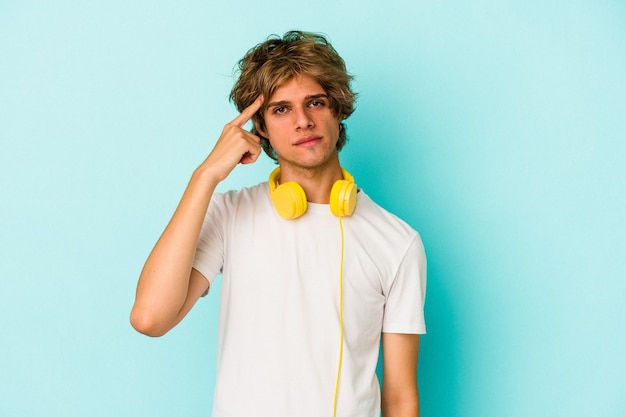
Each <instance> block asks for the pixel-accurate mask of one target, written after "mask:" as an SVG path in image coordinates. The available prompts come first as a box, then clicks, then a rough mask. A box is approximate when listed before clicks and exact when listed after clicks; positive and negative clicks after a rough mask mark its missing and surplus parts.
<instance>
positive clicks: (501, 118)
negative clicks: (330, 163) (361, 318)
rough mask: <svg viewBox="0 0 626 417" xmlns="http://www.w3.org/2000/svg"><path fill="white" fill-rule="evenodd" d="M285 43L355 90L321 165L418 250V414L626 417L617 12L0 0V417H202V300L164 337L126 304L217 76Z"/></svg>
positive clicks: (197, 145)
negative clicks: (323, 62)
mask: <svg viewBox="0 0 626 417" xmlns="http://www.w3.org/2000/svg"><path fill="white" fill-rule="evenodd" d="M293 28H298V29H305V30H312V31H321V32H324V33H326V34H328V36H329V37H330V39H331V41H332V42H333V44H334V45H335V47H336V48H337V49H338V51H339V52H340V53H341V54H342V56H343V57H344V58H345V60H346V62H347V63H348V66H349V70H350V71H351V72H352V73H353V74H355V75H356V76H357V81H356V83H355V88H356V90H357V91H358V92H359V93H360V98H359V101H358V110H357V111H356V113H355V114H354V115H353V116H352V117H351V118H350V119H349V120H348V133H349V136H350V138H351V139H350V141H349V142H348V145H347V146H346V148H345V150H344V151H343V152H342V155H341V157H342V162H343V164H344V165H345V166H346V167H347V168H348V169H349V170H350V171H351V172H352V174H354V176H355V178H356V179H357V182H358V183H359V185H360V186H361V187H362V188H364V189H365V190H366V191H367V192H368V194H370V196H372V197H373V198H374V199H375V200H376V201H377V202H379V203H380V204H381V205H383V206H385V207H386V208H388V209H389V210H391V211H392V212H395V213H396V214H398V215H399V216H401V217H402V218H404V219H405V220H406V221H408V222H409V223H410V224H411V225H412V226H413V227H415V228H416V229H418V230H419V231H420V233H421V234H422V237H423V240H424V243H425V245H426V248H427V253H428V258H429V282H428V297H427V308H426V313H427V320H428V331H429V333H428V335H426V336H424V337H423V339H422V350H421V358H420V372H419V374H420V375H419V382H420V390H421V399H422V415H423V416H426V417H430V416H433V417H441V416H444V417H452V416H464V417H491V416H494V417H495V416H533V417H535V416H551V417H556V416H568V417H571V416H586V417H589V416H602V417H606V416H615V417H617V416H623V415H625V414H626V377H625V375H626V354H625V352H624V350H625V349H624V345H625V343H626V324H625V323H626V320H625V319H624V316H625V313H626V306H625V303H624V299H625V298H626V256H624V248H625V236H626V221H625V217H626V216H625V213H626V207H625V206H626V187H625V183H626V180H625V179H626V163H625V162H626V144H625V143H626V140H625V139H626V117H625V111H626V48H625V47H624V45H625V41H626V5H625V4H624V2H622V1H617V0H615V1H591V0H589V1H501V2H495V1H487V0H477V1H473V2H460V1H456V2H455V1H437V2H423V1H411V0H404V1H385V2H382V1H381V2H379V1H362V0H361V1H347V0H333V1H330V0H320V1H318V2H314V3H293V2H290V3H289V2H288V3H284V2H282V3H281V2H279V3H269V2H268V3H264V2H259V1H254V2H253V1H237V0H232V1H228V2H221V3H218V4H213V2H209V1H178V2H175V1H147V0H143V1H133V2H128V1H120V0H107V1H78V0H77V1H47V2H42V1H30V0H22V1H7V0H4V1H2V0H0V139H1V146H0V196H1V197H0V198H1V205H0V210H1V211H0V253H1V257H2V260H1V262H0V278H1V279H0V306H1V308H2V310H1V314H0V329H1V334H0V338H1V339H0V398H1V400H0V416H7V417H9V416H11V417H13V416H47V417H53V416H63V417H77V416H94V417H96V416H183V415H184V416H206V415H210V408H211V404H212V399H211V398H212V392H213V384H214V371H215V351H216V350H215V338H216V323H217V314H216V312H217V298H216V296H217V292H218V291H213V292H212V293H211V295H210V296H209V297H207V298H206V299H204V300H203V301H201V302H200V303H199V304H198V305H197V306H196V308H195V309H194V310H193V311H192V312H191V313H190V315H189V316H188V317H187V318H186V320H185V321H184V322H183V323H181V325H180V326H179V327H177V328H176V329H174V330H173V331H172V332H171V333H169V334H168V335H167V336H165V337H164V338H160V339H150V338H147V337H145V336H141V335H139V334H137V333H135V332H134V331H133V330H132V329H131V327H130V325H129V324H128V314H129V311H130V308H131V305H132V302H133V298H134V288H135V284H136V279H137V277H138V275H139V272H140V270H141V267H142V265H143V262H144V260H145V258H146V256H147V255H148V253H149V251H150V249H151V248H152V245H153V244H154V242H155V241H156V239H157V238H158V236H159V234H160V232H161V231H162V229H163V228H164V226H165V225H166V223H167V221H168V220H169V217H170V216H171V214H172V213H173V210H174V208H175V206H176V204H177V202H178V199H179V197H180V195H181V194H182V191H183V189H184V187H185V185H186V182H187V180H188V179H189V176H190V175H191V172H192V171H193V169H194V168H195V167H196V166H197V165H198V164H199V163H200V162H201V161H202V160H203V159H204V157H205V156H206V155H207V154H208V152H209V151H210V150H211V148H212V145H213V143H214V142H215V140H216V138H217V137H218V135H219V133H220V131H221V129H222V126H223V125H224V124H225V123H226V122H227V121H229V120H231V119H232V118H233V117H235V115H236V112H235V110H234V108H233V106H232V105H230V104H229V103H228V101H227V96H228V93H229V91H230V87H231V85H232V82H233V77H232V73H233V67H234V64H235V62H236V61H237V60H238V59H239V58H240V57H241V56H242V55H243V53H244V52H245V51H246V50H248V49H249V48H250V47H251V46H253V45H254V44H256V43H258V42H261V41H262V40H264V39H265V37H266V36H267V35H269V34H271V33H279V34H282V33H283V32H284V31H286V30H289V29H293ZM272 167H273V164H272V163H271V162H270V161H269V159H268V158H263V160H261V161H259V162H258V163H256V164H254V165H251V166H246V167H240V168H239V169H237V170H236V171H235V172H234V173H233V175H232V176H231V177H229V178H228V179H227V181H225V182H224V183H222V184H221V189H222V190H224V189H228V188H233V187H240V186H242V185H250V184H254V183H257V182H259V181H263V180H265V179H266V177H267V174H268V173H269V171H270V170H271V168H272ZM215 289H216V290H217V289H218V287H216V288H215Z"/></svg>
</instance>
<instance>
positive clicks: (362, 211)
mask: <svg viewBox="0 0 626 417" xmlns="http://www.w3.org/2000/svg"><path fill="white" fill-rule="evenodd" d="M357 207H358V214H359V216H362V217H363V218H364V219H365V220H367V221H368V222H374V223H381V224H388V225H390V226H393V227H394V228H398V229H401V230H404V231H405V232H407V233H409V234H415V233H417V231H416V230H415V229H414V228H413V227H412V226H411V225H410V224H408V223H407V222H406V221H405V220H403V219H402V218H400V217H399V216H397V215H396V214H394V213H392V212H390V211H389V210H387V209H386V208H384V207H383V206H381V205H380V204H378V203H377V202H375V201H374V200H373V199H372V198H371V197H370V196H368V195H367V194H366V193H365V192H363V191H362V190H361V191H360V192H359V194H358V200H357Z"/></svg>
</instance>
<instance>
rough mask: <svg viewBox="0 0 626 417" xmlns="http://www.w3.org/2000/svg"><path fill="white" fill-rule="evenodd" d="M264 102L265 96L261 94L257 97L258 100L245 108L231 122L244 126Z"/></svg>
mask: <svg viewBox="0 0 626 417" xmlns="http://www.w3.org/2000/svg"><path fill="white" fill-rule="evenodd" d="M262 104H263V96H262V95H260V96H258V97H257V98H256V100H254V102H253V103H252V104H250V105H249V106H248V107H246V108H245V109H243V111H242V112H241V113H240V114H239V116H237V117H235V118H234V119H233V121H232V122H231V123H232V124H234V125H237V126H239V127H243V125H245V124H246V123H247V122H248V120H250V119H251V118H252V116H254V114H255V113H256V112H257V111H259V109H260V108H261V105H262Z"/></svg>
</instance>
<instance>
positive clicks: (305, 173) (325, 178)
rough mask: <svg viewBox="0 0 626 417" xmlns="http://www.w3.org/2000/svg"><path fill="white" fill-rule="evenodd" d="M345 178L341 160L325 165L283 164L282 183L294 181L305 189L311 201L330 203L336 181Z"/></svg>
mask: <svg viewBox="0 0 626 417" xmlns="http://www.w3.org/2000/svg"><path fill="white" fill-rule="evenodd" d="M340 179H343V173H342V172H341V166H340V165H339V160H338V159H337V160H336V161H333V162H329V163H328V164H326V165H324V166H323V167H316V168H305V167H294V166H292V165H289V164H281V167H280V180H279V181H280V183H281V184H282V183H285V182H288V181H294V182H296V183H298V184H300V186H301V187H302V188H303V189H304V192H305V193H306V197H307V201H309V202H310V203H318V204H328V202H329V201H330V190H331V189H332V187H333V184H335V181H337V180H340Z"/></svg>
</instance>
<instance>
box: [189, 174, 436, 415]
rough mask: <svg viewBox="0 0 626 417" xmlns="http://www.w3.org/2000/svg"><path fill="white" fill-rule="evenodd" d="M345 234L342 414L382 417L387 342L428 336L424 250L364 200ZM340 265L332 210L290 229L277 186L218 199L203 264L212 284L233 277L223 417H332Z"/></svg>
mask: <svg viewBox="0 0 626 417" xmlns="http://www.w3.org/2000/svg"><path fill="white" fill-rule="evenodd" d="M343 229H344V236H345V248H344V265H343V323H344V344H343V361H342V368H341V379H340V385H339V394H338V400H337V415H338V416H342V417H357V416H358V417H378V416H379V415H380V388H379V382H378V379H377V376H376V364H377V361H378V353H379V342H380V337H381V332H389V333H417V334H419V333H425V331H426V328H425V323H424V309H423V306H424V296H425V289H426V260H425V255H424V248H423V246H422V242H421V239H420V237H419V235H418V234H417V232H416V231H415V230H413V229H412V228H411V227H410V226H408V225H407V224H406V223H405V222H403V221H402V220H400V219H398V218H397V217H395V216H394V215H392V214H390V213H389V212H387V211H385V210H384V209H382V208H381V207H380V206H378V205H376V204H375V203H374V202H373V201H372V200H371V199H370V198H369V197H368V196H367V195H366V194H364V193H363V192H362V191H361V192H359V193H358V194H357V205H356V209H355V212H354V214H353V215H352V216H350V217H344V218H343ZM340 258H341V232H340V225H339V218H338V217H336V216H334V215H333V214H331V212H330V209H329V206H328V205H324V204H311V203H309V207H308V210H307V212H306V213H305V214H304V215H303V216H302V217H300V218H298V219H296V220H285V219H283V218H281V217H280V216H279V215H278V214H277V213H276V211H275V209H274V207H273V205H272V202H271V200H270V197H269V189H268V185H267V183H262V184H259V185H257V186H254V187H252V188H244V189H242V190H241V191H238V192H234V191H231V192H227V193H225V194H214V196H213V198H212V200H211V203H210V205H209V209H208V212H207V216H206V218H205V222H204V226H203V229H202V232H201V234H200V238H199V240H198V246H197V250H196V258H195V262H194V268H195V269H197V270H198V271H199V272H201V273H202V274H203V275H204V276H205V277H206V278H207V279H209V281H211V282H212V281H213V280H214V279H215V277H216V275H218V274H219V272H220V271H222V272H223V274H222V292H221V301H220V318H219V340H218V343H219V346H218V365H217V385H216V392H215V402H214V411H213V417H252V416H254V417H309V416H310V417H323V416H329V417H330V416H332V407H333V397H334V389H335V379H336V375H337V365H338V358H339V346H340V345H339V341H340V333H339V282H340V279H339V278H340Z"/></svg>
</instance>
